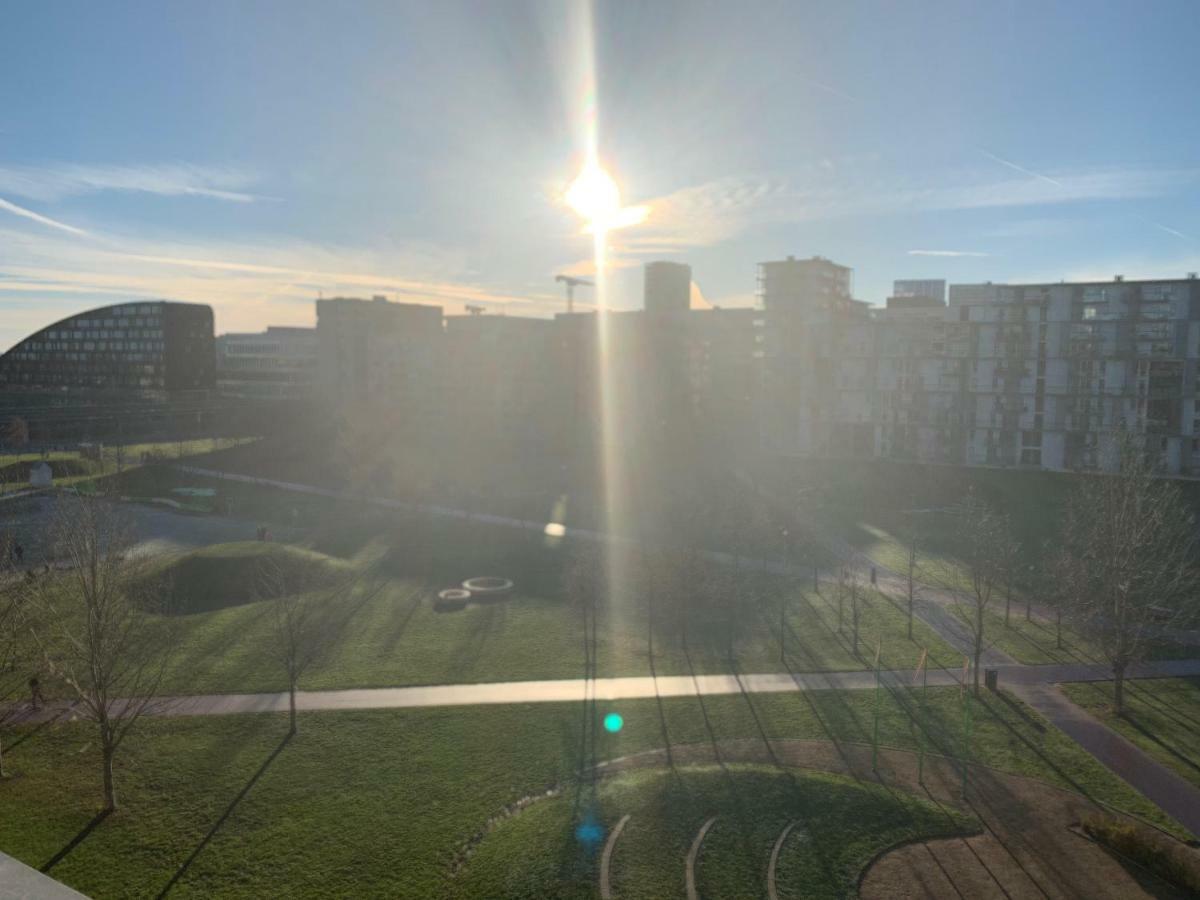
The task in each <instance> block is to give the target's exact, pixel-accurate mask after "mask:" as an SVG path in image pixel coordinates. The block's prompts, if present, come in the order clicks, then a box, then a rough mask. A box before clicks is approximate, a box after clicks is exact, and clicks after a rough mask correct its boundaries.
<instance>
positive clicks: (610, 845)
mask: <svg viewBox="0 0 1200 900" xmlns="http://www.w3.org/2000/svg"><path fill="white" fill-rule="evenodd" d="M628 821H629V813H626V814H625V815H623V816H621V821H619V822H617V824H616V825H614V826H613V830H612V831H610V832H609V833H608V840H607V841H605V842H604V854H603V855H602V856H601V857H600V898H601V900H612V895H613V892H612V881H611V875H612V855H613V850H614V849H616V846H617V839H618V838H619V837H620V836H621V832H622V831H624V830H625V823H626V822H628Z"/></svg>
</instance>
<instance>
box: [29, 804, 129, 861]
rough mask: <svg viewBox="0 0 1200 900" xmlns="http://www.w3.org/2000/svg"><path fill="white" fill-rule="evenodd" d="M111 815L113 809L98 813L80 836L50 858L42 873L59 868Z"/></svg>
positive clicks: (82, 830) (81, 831) (84, 827)
mask: <svg viewBox="0 0 1200 900" xmlns="http://www.w3.org/2000/svg"><path fill="white" fill-rule="evenodd" d="M111 813H112V810H111V809H104V810H101V811H100V812H98V813H97V814H96V815H95V816H93V817H92V820H91V821H90V822H88V823H87V824H86V825H84V826H83V828H82V829H81V830H80V832H79V834H77V835H75V837H73V838H71V840H69V841H68V842H67V845H66V846H65V847H63V848H62V849H61V850H59V851H58V852H57V853H55V854H54V855H53V856H52V857H50V860H49V862H47V863H46V864H45V865H43V866H42V868H41V871H42V872H49V871H50V870H51V869H53V868H54V867H55V866H57V865H58V864H59V863H60V862H62V861H63V860H64V859H66V858H67V855H68V854H69V853H70V852H71V851H72V850H74V849H75V848H76V847H78V846H79V845H80V844H82V843H83V842H84V840H85V839H86V838H87V836H88V835H89V834H91V833H92V832H93V831H95V830H96V829H97V828H98V827H99V826H100V823H101V822H103V821H104V820H105V819H107V818H108V817H109V815H110V814H111Z"/></svg>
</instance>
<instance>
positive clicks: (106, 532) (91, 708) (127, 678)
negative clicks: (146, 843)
mask: <svg viewBox="0 0 1200 900" xmlns="http://www.w3.org/2000/svg"><path fill="white" fill-rule="evenodd" d="M51 533H52V538H53V544H54V548H55V554H56V555H57V556H58V558H59V559H60V560H62V561H63V562H65V564H66V572H65V573H64V574H63V575H61V576H56V575H49V574H47V575H42V576H40V577H38V578H33V579H29V580H27V581H26V582H25V585H26V590H27V591H28V596H29V599H30V600H32V602H33V603H34V606H35V612H36V615H37V616H38V623H39V624H38V626H37V627H36V628H35V631H34V633H35V635H37V639H38V643H39V645H40V648H41V651H42V656H43V658H44V661H45V665H46V667H47V669H48V670H49V672H50V673H51V674H52V675H54V676H55V678H56V680H57V681H58V682H61V684H62V685H63V686H65V688H66V690H67V691H68V692H69V694H70V695H71V696H72V697H73V698H74V699H75V700H76V701H77V703H78V707H77V708H79V709H80V710H82V712H83V714H84V715H85V716H86V717H87V718H88V719H90V720H91V721H92V722H94V723H95V725H96V728H97V731H98V735H99V738H100V753H101V757H102V761H103V780H104V804H105V807H104V808H105V810H106V811H112V810H114V809H116V808H117V794H116V785H115V781H114V776H113V760H114V759H115V758H116V755H117V751H118V749H120V747H121V744H122V743H123V742H124V741H125V738H126V737H128V736H129V734H130V732H131V731H132V730H133V729H134V727H135V726H136V725H137V723H138V721H139V720H140V719H141V717H142V715H143V714H144V713H145V712H146V710H147V709H149V708H150V705H151V704H152V703H153V701H154V700H155V698H156V697H157V696H158V692H159V687H160V685H161V683H162V678H163V674H164V672H165V671H166V668H167V665H168V663H169V661H170V659H171V655H172V651H173V649H174V646H175V643H176V642H175V636H176V629H175V628H173V627H172V626H171V624H170V622H169V620H166V619H163V618H161V617H158V616H156V615H155V613H161V612H164V611H165V598H166V590H165V585H163V584H162V583H161V582H160V581H157V580H155V579H154V578H152V577H151V575H150V573H149V571H148V570H147V566H146V563H145V559H144V557H138V556H135V555H133V554H132V553H131V552H130V551H131V549H132V546H133V541H132V532H131V529H130V527H129V524H128V522H127V521H125V520H124V519H123V518H122V517H121V516H120V515H119V514H118V513H117V512H116V511H115V510H114V508H113V507H112V506H111V505H110V504H109V503H107V502H105V501H103V500H98V499H94V498H85V497H78V496H62V497H60V498H59V501H58V508H57V510H56V512H55V518H54V521H53V524H52V526H51Z"/></svg>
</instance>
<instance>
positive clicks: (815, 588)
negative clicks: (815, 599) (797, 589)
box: [813, 565, 821, 594]
mask: <svg viewBox="0 0 1200 900" xmlns="http://www.w3.org/2000/svg"><path fill="white" fill-rule="evenodd" d="M813 593H814V594H819V593H821V585H820V583H819V582H818V581H817V567H816V566H815V565H814V566H813Z"/></svg>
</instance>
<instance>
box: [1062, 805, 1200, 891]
mask: <svg viewBox="0 0 1200 900" xmlns="http://www.w3.org/2000/svg"><path fill="white" fill-rule="evenodd" d="M1083 830H1084V831H1085V832H1086V833H1087V834H1088V835H1089V836H1090V837H1092V838H1093V839H1094V840H1096V841H1097V842H1098V843H1100V844H1102V845H1103V846H1105V847H1106V848H1108V849H1109V850H1111V851H1113V852H1114V853H1116V854H1118V855H1119V856H1122V857H1124V858H1125V859H1128V860H1131V861H1133V862H1135V863H1137V864H1138V865H1140V866H1142V867H1143V868H1145V869H1147V870H1148V871H1150V872H1152V873H1153V874H1155V875H1157V876H1158V877H1159V878H1161V879H1163V880H1164V881H1167V882H1170V883H1171V884H1173V885H1175V886H1176V887H1179V888H1183V889H1184V890H1186V891H1190V892H1192V893H1195V894H1197V895H1200V864H1198V863H1197V861H1196V860H1195V859H1191V858H1189V854H1188V851H1187V850H1186V849H1184V848H1182V847H1175V846H1173V845H1172V844H1171V843H1169V842H1168V839H1167V838H1165V837H1164V836H1162V835H1158V834H1155V833H1153V832H1151V831H1150V830H1149V829H1147V828H1144V827H1142V826H1139V825H1135V824H1133V823H1131V822H1126V821H1124V820H1122V819H1117V818H1115V817H1113V816H1106V815H1100V814H1096V815H1091V816H1088V817H1087V818H1086V819H1084V820H1083Z"/></svg>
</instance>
